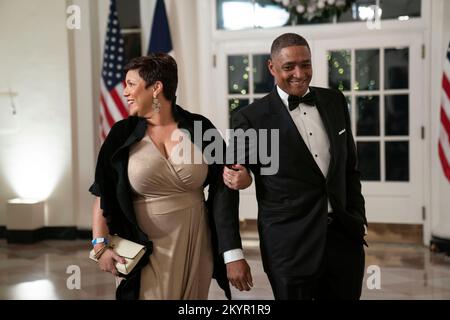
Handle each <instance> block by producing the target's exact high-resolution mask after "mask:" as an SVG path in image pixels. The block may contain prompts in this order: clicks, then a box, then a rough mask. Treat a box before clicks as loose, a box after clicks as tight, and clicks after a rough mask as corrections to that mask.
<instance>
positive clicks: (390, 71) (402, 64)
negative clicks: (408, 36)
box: [384, 48, 409, 89]
mask: <svg viewBox="0 0 450 320" xmlns="http://www.w3.org/2000/svg"><path fill="white" fill-rule="evenodd" d="M384 54H385V58H384V60H385V62H384V64H385V66H384V70H385V71H384V81H385V84H384V85H385V88H386V89H408V88H409V81H408V80H409V48H404V49H385V51H384Z"/></svg>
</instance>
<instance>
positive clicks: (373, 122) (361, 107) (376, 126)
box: [356, 96, 380, 136]
mask: <svg viewBox="0 0 450 320" xmlns="http://www.w3.org/2000/svg"><path fill="white" fill-rule="evenodd" d="M356 135H357V136H379V135H380V98H379V97H378V96H369V97H357V99H356Z"/></svg>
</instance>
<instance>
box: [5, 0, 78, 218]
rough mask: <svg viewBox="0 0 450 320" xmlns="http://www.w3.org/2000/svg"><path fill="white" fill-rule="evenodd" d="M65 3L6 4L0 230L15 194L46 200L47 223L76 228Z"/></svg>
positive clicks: (23, 0)
mask: <svg viewBox="0 0 450 320" xmlns="http://www.w3.org/2000/svg"><path fill="white" fill-rule="evenodd" d="M65 9H66V5H65V1H61V0H39V1H28V0H16V1H6V0H1V1H0V41H1V43H2V45H1V50H0V74H1V77H0V92H1V91H5V90H8V89H9V88H11V89H12V90H13V91H15V92H17V93H18V96H17V97H16V99H15V102H16V106H17V115H16V116H12V114H11V113H10V112H5V108H7V109H9V103H7V100H5V99H2V100H1V102H0V108H2V117H1V120H0V128H2V127H5V126H9V125H10V124H11V123H14V127H13V128H11V130H10V131H7V132H3V131H2V132H1V133H0V171H1V173H0V190H1V192H0V225H5V220H6V211H5V203H6V201H7V200H8V199H10V198H15V197H33V198H34V197H40V198H41V197H43V198H47V204H48V215H47V224H48V225H50V226H65V225H74V215H73V209H72V208H73V197H72V194H73V189H72V164H71V157H72V151H71V148H72V139H71V115H70V101H69V70H68V65H69V64H68V41H67V31H66V28H65V24H66V18H65V17H66V14H65Z"/></svg>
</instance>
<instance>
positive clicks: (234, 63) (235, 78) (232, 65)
mask: <svg viewBox="0 0 450 320" xmlns="http://www.w3.org/2000/svg"><path fill="white" fill-rule="evenodd" d="M249 71H250V69H249V66H248V56H247V55H239V56H228V93H239V94H248V82H249V81H248V78H249Z"/></svg>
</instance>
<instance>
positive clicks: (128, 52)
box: [122, 33, 142, 62]
mask: <svg viewBox="0 0 450 320" xmlns="http://www.w3.org/2000/svg"><path fill="white" fill-rule="evenodd" d="M122 37H123V41H124V49H125V53H124V58H125V61H126V62H128V61H130V60H131V59H133V58H136V57H140V56H141V55H142V54H141V52H142V51H141V34H140V33H127V34H123V35H122Z"/></svg>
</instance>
